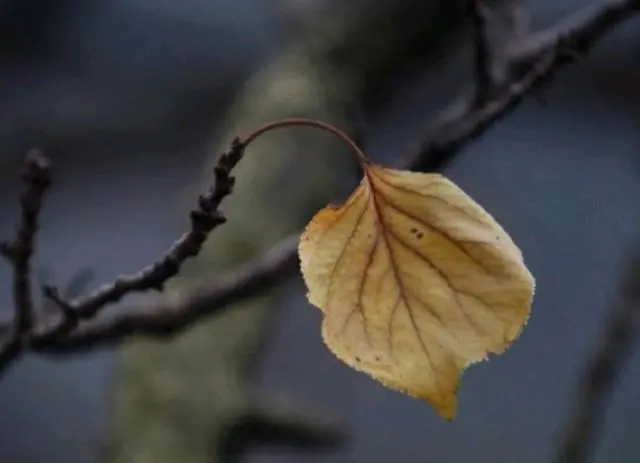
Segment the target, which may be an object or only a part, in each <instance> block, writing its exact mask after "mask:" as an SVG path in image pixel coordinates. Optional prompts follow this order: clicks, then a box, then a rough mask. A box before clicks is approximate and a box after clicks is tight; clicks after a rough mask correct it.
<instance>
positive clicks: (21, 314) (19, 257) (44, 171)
mask: <svg viewBox="0 0 640 463" xmlns="http://www.w3.org/2000/svg"><path fill="white" fill-rule="evenodd" d="M22 181H23V183H24V185H25V190H24V192H23V193H22V195H20V208H21V209H20V210H21V213H20V223H19V225H18V229H17V231H16V236H15V238H14V239H13V241H12V242H4V243H2V244H1V245H0V250H1V253H2V255H3V256H4V257H5V258H6V259H7V260H8V261H9V262H10V263H11V267H12V269H13V306H14V312H15V315H14V323H13V333H12V334H11V335H12V336H13V337H15V338H16V340H19V339H21V338H22V337H23V336H25V335H27V334H28V333H29V332H30V330H31V327H32V325H33V317H34V307H33V301H32V299H31V256H32V255H33V251H34V246H35V245H34V241H35V236H36V234H37V232H38V218H39V216H40V211H41V209H42V200H43V198H44V194H45V192H46V191H47V188H48V187H49V185H50V184H51V166H50V163H49V161H48V160H47V159H46V158H45V157H44V156H43V155H42V154H41V153H39V152H38V151H31V152H29V153H28V154H27V157H26V160H25V163H24V171H23V173H22Z"/></svg>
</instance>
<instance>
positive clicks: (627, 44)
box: [0, 0, 640, 463]
mask: <svg viewBox="0 0 640 463" xmlns="http://www.w3.org/2000/svg"><path fill="white" fill-rule="evenodd" d="M6 3H7V2H5V4H6ZM27 3H32V4H33V5H35V6H34V7H33V8H36V9H37V8H43V6H42V5H43V4H44V3H46V2H35V1H34V2H27ZM73 3H74V2H70V4H73ZM542 3H543V2H537V4H536V6H537V7H538V10H539V11H538V13H539V14H538V16H537V19H539V20H540V21H541V22H548V21H550V20H551V19H552V18H555V17H557V15H559V14H562V13H565V12H569V11H572V10H573V9H575V8H576V7H578V6H580V5H584V4H587V3H588V2H586V1H580V2H578V1H577V0H573V1H569V0H564V1H562V2H560V1H559V2H553V3H554V5H553V8H554V9H553V10H552V9H551V5H550V4H549V3H547V2H544V5H542ZM2 5H3V4H2V3H0V10H1V8H3V7H2ZM80 5H81V7H78V9H77V11H76V13H74V15H75V16H74V15H72V18H74V20H73V21H68V20H65V21H62V22H60V24H59V25H57V26H56V27H57V28H58V29H55V28H53V32H50V34H52V37H62V38H64V40H65V42H64V47H63V46H62V45H60V44H57V43H55V42H53V43H51V44H50V46H51V47H52V48H53V49H57V48H56V47H61V48H64V50H66V52H65V53H64V54H63V55H62V56H56V55H55V54H48V55H47V56H51V58H50V60H49V61H47V60H41V59H39V58H38V56H39V55H38V53H37V49H36V50H35V51H34V53H33V55H32V56H31V57H29V56H27V57H26V58H20V59H17V58H15V59H14V58H11V56H12V55H11V54H10V53H9V52H6V53H5V54H3V56H4V57H5V59H4V61H5V62H7V63H9V65H8V66H7V69H6V70H3V72H2V73H0V100H1V101H3V106H4V111H2V114H1V115H0V142H1V143H3V145H2V146H3V148H2V149H3V150H5V151H6V152H17V151H18V150H20V149H22V148H24V147H25V146H24V145H25V143H26V141H27V140H31V139H33V137H35V140H40V139H43V140H44V139H47V140H50V139H51V137H49V135H51V136H55V137H57V140H59V143H58V144H57V145H56V146H64V147H66V149H65V150H60V153H59V155H58V156H57V157H55V158H54V159H55V160H56V164H55V166H56V172H55V175H56V177H55V179H56V183H55V188H54V189H53V190H52V192H51V195H50V196H49V197H48V198H47V207H46V210H45V213H44V215H43V222H44V229H43V232H42V234H41V242H40V254H39V262H41V263H43V264H47V265H49V266H50V267H51V268H52V270H53V271H54V272H55V275H56V277H57V278H58V279H59V280H61V281H64V280H65V279H66V278H68V277H70V276H71V275H72V274H73V272H74V271H75V270H77V269H78V268H80V267H82V266H84V265H87V264H89V265H91V266H92V268H93V269H94V270H95V271H96V277H97V278H98V279H99V280H103V279H107V278H110V277H111V276H113V275H114V274H115V273H118V272H122V271H128V270H131V269H135V268H137V267H138V266H140V265H143V264H146V263H147V262H149V261H150V260H152V259H153V258H155V257H156V256H157V254H158V253H159V252H160V251H161V250H163V249H164V247H165V246H166V245H167V244H168V243H169V242H170V241H171V240H172V239H173V238H174V237H175V236H176V235H177V234H178V233H179V232H180V226H179V225H180V224H179V223H177V222H178V221H177V220H176V217H178V215H177V214H178V213H179V212H180V211H179V210H177V207H174V205H177V204H178V201H177V198H178V195H179V193H180V192H181V190H182V188H183V187H184V185H185V184H187V183H188V182H189V181H190V179H191V178H192V177H193V175H194V173H195V171H196V169H197V168H198V167H199V165H200V164H199V163H198V159H197V156H196V155H193V153H198V152H202V151H203V150H204V146H205V144H206V141H207V138H206V134H207V133H208V132H209V129H210V128H211V121H213V120H215V115H216V114H219V113H220V112H221V111H222V110H223V109H224V107H225V104H226V95H228V94H229V93H231V90H232V89H233V87H234V85H235V83H236V82H238V80H239V79H240V78H241V77H242V76H245V75H248V74H249V73H250V72H251V70H252V69H255V67H256V66H258V65H259V64H260V62H262V61H263V60H264V59H266V57H267V56H268V54H269V53H270V51H271V50H272V49H273V48H274V47H275V44H276V43H277V31H276V30H275V29H274V27H273V25H272V23H270V22H269V18H270V16H269V14H270V12H269V10H268V9H267V8H265V7H264V4H263V3H262V2H259V1H258V0H242V1H238V0H234V1H230V0H229V1H222V0H219V1H217V2H216V1H205V0H189V1H188V0H182V1H180V2H171V1H169V0H163V1H160V0H154V1H151V0H148V1H145V2H143V1H142V0H137V1H134V0H128V1H125V0H112V1H111V2H102V5H99V2H95V1H87V2H85V3H82V2H81V3H80ZM75 7H77V5H75ZM34 11H35V10H34ZM136 15H137V16H136ZM127 18H128V19H127ZM53 24H54V25H55V24H57V23H55V22H53ZM116 25H117V27H118V28H121V29H118V30H119V31H122V33H121V34H120V33H119V34H117V36H116V37H117V39H116V40H114V39H113V37H114V36H113V34H112V33H111V30H112V28H113V27H116ZM52 27H53V26H52ZM61 31H64V34H62V33H61ZM638 32H640V26H639V25H638V23H637V22H636V23H635V25H634V24H633V23H630V24H628V25H627V26H626V27H624V28H622V29H620V30H619V31H618V32H617V33H616V35H615V37H612V38H611V39H609V40H607V41H606V42H605V43H603V44H602V45H601V46H600V47H598V49H597V50H596V51H595V52H594V53H593V55H592V57H590V58H589V59H588V60H585V61H584V62H583V63H580V64H578V65H576V66H573V67H572V68H571V69H570V70H568V71H567V72H565V73H563V74H562V76H561V77H560V78H559V79H557V80H556V81H555V82H554V83H552V84H551V85H550V86H549V88H548V89H546V90H544V92H543V96H544V99H545V100H547V101H548V103H547V104H546V105H541V104H539V103H537V102H534V101H529V102H527V103H526V104H525V105H524V106H523V107H522V108H521V109H519V110H518V111H517V112H516V114H514V115H513V116H511V117H510V118H508V119H507V120H506V121H505V122H502V123H500V124H499V125H498V126H496V128H494V129H492V130H491V131H490V132H489V133H488V134H487V135H486V136H485V137H483V138H482V140H480V141H478V142H477V143H474V144H473V145H471V146H470V147H469V148H468V149H466V150H465V151H464V153H462V154H461V155H460V157H459V158H458V159H457V161H456V162H455V164H454V165H453V166H452V167H451V168H450V169H449V170H448V171H447V174H448V175H449V176H450V177H451V178H452V179H453V180H454V181H456V182H457V183H458V184H459V185H461V186H462V187H463V188H464V189H465V190H466V191H467V192H468V193H470V194H471V196H473V197H474V198H475V199H476V200H477V201H479V202H480V203H481V204H483V205H484V206H485V207H486V208H487V209H488V210H490V211H491V212H492V214H494V215H495V216H496V217H497V218H498V220H499V221H500V222H501V223H502V224H503V225H504V226H505V228H506V229H507V230H508V231H509V232H510V233H511V234H512V236H513V237H514V239H515V241H516V242H517V243H518V244H519V245H520V246H521V248H522V249H523V252H524V255H525V257H526V259H527V263H528V265H529V266H530V268H531V270H532V272H533V273H534V275H536V277H537V285H538V289H537V294H536V299H535V305H534V310H533V314H532V318H531V320H530V323H529V325H528V327H527V329H526V330H525V332H524V334H523V335H522V338H521V339H520V341H519V342H517V343H516V344H515V345H514V347H513V348H512V349H510V350H509V352H508V353H507V354H505V355H503V356H500V357H496V358H493V359H492V360H491V361H490V362H488V363H486V364H481V365H478V366H474V367H472V368H470V369H469V370H468V371H467V373H466V374H465V376H464V380H463V384H462V387H461V390H460V414H459V417H458V418H457V420H456V421H454V422H453V423H445V422H442V421H441V420H440V419H439V418H437V417H436V415H435V414H434V412H433V411H432V410H431V409H430V408H429V407H428V406H427V405H425V404H422V403H420V402H416V401H415V400H412V399H409V398H406V397H404V396H401V395H400V394H397V393H395V392H392V391H390V390H387V389H384V388H383V387H381V386H379V385H377V384H376V383H375V382H373V381H371V380H370V379H368V378H367V377H365V376H364V375H360V374H358V373H355V372H353V371H351V370H349V369H348V368H346V367H345V366H343V365H342V364H340V363H338V361H337V360H335V359H334V358H333V357H332V356H331V354H329V353H328V351H327V350H326V349H325V348H324V347H323V345H322V343H321V340H320V335H319V322H320V316H319V313H318V312H317V311H316V309H314V308H311V307H310V306H308V305H307V304H306V303H305V302H304V299H303V297H302V296H303V289H302V286H301V284H300V283H299V282H298V283H297V284H296V285H294V286H295V287H294V288H293V289H292V290H291V292H290V294H289V297H287V300H286V301H284V303H283V306H282V307H281V309H280V312H279V313H278V315H277V316H278V321H279V322H278V323H276V324H275V325H276V329H275V331H274V334H273V336H272V339H271V342H270V343H269V344H268V348H267V351H266V352H265V356H264V359H263V362H262V363H261V365H260V367H259V370H258V372H257V378H256V380H257V381H258V382H259V383H260V384H261V385H262V386H263V387H265V388H268V389H272V390H274V391H276V392H279V393H283V394H286V395H291V396H293V397H295V398H299V399H301V400H303V401H306V402H308V403H310V404H315V405H316V406H319V405H321V406H325V407H326V408H327V409H328V410H329V411H330V412H331V413H334V414H335V415H336V416H338V417H340V418H341V419H342V420H343V421H344V422H345V424H346V425H347V426H348V427H349V428H350V429H351V430H352V433H353V440H352V442H351V444H350V445H349V446H348V447H347V448H345V449H344V451H343V452H341V453H334V454H327V455H312V456H310V455H306V454H305V455H302V454H294V453H289V454H287V453H286V452H284V451H276V450H273V449H271V450H269V449H259V450H256V451H255V452H252V454H251V455H250V457H249V458H248V461H250V462H252V463H267V462H285V463H288V462H298V461H305V462H313V463H320V462H323V463H324V462H343V461H344V462H357V463H359V462H363V463H364V462H373V463H377V462H380V463H385V462H390V461H396V460H397V461H403V462H407V463H413V462H427V461H437V462H452V463H456V462H466V461H470V460H471V459H473V460H474V461H478V462H503V461H504V462H512V461H514V460H517V461H519V462H521V463H529V462H531V463H533V462H541V461H548V460H549V457H550V456H551V455H552V454H553V450H554V446H555V445H556V443H557V439H558V434H559V431H560V430H561V429H562V426H563V425H564V423H565V419H566V415H567V412H568V410H569V408H570V406H571V403H572V399H573V394H574V391H575V387H576V383H577V380H578V378H577V374H578V373H579V371H580V368H581V367H582V366H583V362H584V360H585V356H586V355H588V354H589V352H590V351H591V349H592V348H593V346H594V343H595V342H596V340H597V336H598V334H599V330H600V328H601V327H602V323H603V321H604V320H605V317H606V312H605V309H606V304H607V302H608V301H609V299H610V298H611V296H612V291H613V289H614V283H615V272H616V266H617V264H618V263H619V262H620V260H621V259H622V257H623V256H624V253H625V251H626V246H627V244H629V243H630V241H631V240H633V239H634V238H635V237H636V236H637V234H638V232H639V231H640V208H638V207H637V204H638V202H637V198H638V197H639V196H640V181H639V178H638V172H639V165H638V161H639V159H640V158H639V154H640V131H639V130H638V129H639V124H638V120H639V117H640V91H639V90H638V86H637V82H638V81H639V79H640V65H639V61H638V56H639V52H640V50H639V49H638V43H640V42H639V39H640V34H639V33H638ZM59 40H63V39H59ZM216 42H223V45H222V46H220V45H218V46H216V45H212V44H215V43H216ZM61 43H62V42H61ZM7 57H8V58H7ZM43 62H44V64H43ZM87 69H90V71H87ZM150 72H151V73H154V75H156V76H162V78H159V79H154V82H155V83H154V84H153V85H150V84H149V83H148V79H147V78H146V77H145V76H148V75H149V73H150ZM448 72H449V73H450V74H447V75H443V76H440V78H436V79H426V78H424V76H420V75H417V76H414V78H413V79H409V80H408V81H407V82H406V85H405V86H404V87H403V88H402V89H401V91H400V92H399V94H398V97H397V100H396V101H394V102H393V104H392V109H391V110H390V111H388V112H387V113H385V115H384V117H378V118H376V119H375V120H371V121H370V125H369V131H370V136H369V137H368V139H367V145H368V149H369V151H370V153H371V154H372V155H373V156H374V157H376V158H377V159H379V160H383V159H385V160H390V159H392V158H393V157H394V156H398V155H400V154H401V153H398V152H397V150H398V147H399V146H400V147H402V146H405V145H406V146H407V148H409V147H410V146H412V145H411V143H409V142H411V141H414V140H415V136H416V134H418V133H420V128H421V127H422V126H423V124H424V121H425V118H426V115H427V114H428V111H429V110H430V109H433V108H436V107H438V106H439V105H440V104H442V103H443V102H444V101H445V99H446V97H448V96H451V95H452V94H453V93H452V92H453V90H454V88H453V86H452V84H451V83H450V82H451V81H455V79H450V78H449V77H451V76H453V77H454V78H463V77H464V75H463V74H462V71H461V70H460V69H451V70H449V71H448ZM79 75H82V76H83V79H82V81H80V80H79V77H78V76H79ZM84 76H90V77H88V78H85V77H84ZM445 81H446V82H448V83H447V84H444V83H443V82H445ZM61 95H62V96H61ZM61 98H62V99H61ZM173 101H176V102H178V103H174V106H171V105H170V104H169V103H171V102H173ZM162 108H164V110H163V111H161V109H162ZM180 118H183V119H180ZM180 121H182V122H180ZM181 123H182V124H183V125H189V127H190V129H189V131H188V134H187V135H185V133H186V131H182V132H180V131H178V130H175V131H171V130H167V128H168V127H172V126H174V125H175V124H178V126H179V124H181ZM43 134H47V135H48V136H47V137H45V136H44V135H43ZM38 137H41V138H38ZM105 140H106V141H105ZM45 148H46V146H45ZM132 150H136V151H135V152H136V156H135V157H134V156H131V157H128V156H127V155H128V154H130V153H131V152H133V151H132ZM79 152H82V155H77V156H73V157H71V156H69V157H65V156H64V153H70V154H77V153H79ZM132 159H134V160H133V161H132ZM17 169H18V165H17V164H15V163H8V164H7V163H4V164H3V167H2V169H1V170H0V199H1V201H0V218H1V221H0V223H1V224H2V226H1V227H0V232H1V233H2V234H3V235H5V236H7V235H8V234H9V233H11V232H12V230H13V225H14V223H15V217H16V214H17V201H16V197H17V196H16V195H17V192H18V187H19V183H18V178H17V175H16V174H17ZM9 276H10V274H9V272H8V269H7V268H6V266H3V267H2V268H0V281H7V282H8V281H9V280H8V279H9ZM0 302H2V303H3V304H2V306H3V307H10V305H9V304H10V294H9V292H8V285H4V286H3V287H2V289H1V290H0ZM116 361H117V358H116V356H115V355H114V353H112V352H101V353H97V354H91V355H87V356H80V357H77V358H74V359H70V360H65V361H50V360H43V359H35V358H28V359H26V360H24V361H22V362H21V363H20V364H19V365H17V366H16V367H15V368H14V369H13V370H12V371H11V372H10V374H9V375H8V376H7V377H6V378H5V379H3V381H2V382H0V410H1V413H0V461H2V462H5V461H6V462H11V463H22V462H53V463H57V462H79V463H84V462H93V461H96V459H97V457H98V455H99V453H100V449H101V446H102V444H103V443H104V441H105V432H106V429H107V422H108V417H109V408H110V393H111V385H112V379H113V373H114V371H115V367H116ZM639 383H640V356H635V357H634V359H632V361H631V363H630V364H629V366H628V368H627V369H626V371H625V374H624V376H623V377H622V378H621V380H620V381H619V383H618V386H617V389H616V391H615V395H614V397H613V400H612V402H611V406H610V408H609V410H608V413H607V417H606V418H607V419H606V428H605V431H604V434H603V437H602V439H601V441H600V442H599V445H598V450H597V455H596V458H595V460H594V461H597V462H620V463H626V462H638V461H640V442H639V441H638V439H637V438H636V433H635V432H634V429H637V428H638V426H640V400H638V399H637V397H638V393H637V388H638V384H639Z"/></svg>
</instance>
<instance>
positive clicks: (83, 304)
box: [0, 139, 244, 373]
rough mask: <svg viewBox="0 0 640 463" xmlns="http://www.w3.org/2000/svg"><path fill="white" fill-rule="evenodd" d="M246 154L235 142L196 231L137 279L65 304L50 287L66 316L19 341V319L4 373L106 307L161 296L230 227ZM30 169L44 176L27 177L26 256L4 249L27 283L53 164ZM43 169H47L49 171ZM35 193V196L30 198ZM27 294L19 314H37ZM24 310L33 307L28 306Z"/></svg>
mask: <svg viewBox="0 0 640 463" xmlns="http://www.w3.org/2000/svg"><path fill="white" fill-rule="evenodd" d="M243 153H244V145H243V144H241V143H240V141H239V140H238V139H236V140H234V141H233V142H232V143H231V146H230V147H229V149H228V150H227V151H225V152H224V153H223V154H222V155H221V156H220V158H219V159H218V162H217V164H216V166H215V167H214V174H215V185H214V187H212V188H210V189H209V191H208V192H207V193H206V194H205V195H202V196H200V197H199V198H198V207H197V208H196V209H194V210H192V211H191V214H190V218H191V229H190V230H189V231H188V232H187V233H185V234H184V235H183V236H182V237H181V238H180V239H178V240H177V241H176V242H175V243H174V244H173V245H172V246H171V247H170V248H169V250H168V251H167V252H166V253H165V254H164V256H162V257H161V258H160V259H159V260H158V261H157V262H155V263H153V264H151V265H149V266H147V267H145V268H143V269H142V270H140V271H139V272H138V273H136V274H133V275H125V276H119V277H118V278H116V279H115V281H113V282H112V283H108V284H105V285H103V286H102V287H100V288H98V289H97V290H96V291H94V292H93V293H91V294H89V295H88V296H86V297H84V298H79V299H76V300H72V301H66V300H64V299H63V298H62V297H61V296H60V295H59V294H58V290H57V289H56V288H55V287H53V286H45V287H44V288H43V292H44V296H45V298H46V299H48V300H49V301H52V302H53V303H55V305H56V306H57V307H58V308H59V309H60V312H61V313H60V314H59V315H58V316H57V317H56V319H55V320H50V317H48V318H49V319H46V320H44V321H41V322H39V323H37V324H36V325H35V326H33V327H31V326H29V329H28V331H27V332H24V333H20V336H16V335H15V333H18V332H19V331H18V328H17V327H20V319H19V317H18V318H16V319H14V320H13V321H12V322H11V323H12V324H11V326H12V327H13V329H9V330H7V331H8V332H9V333H10V334H9V335H8V337H7V339H6V340H5V341H4V342H3V343H2V345H1V346H0V373H2V372H3V371H5V370H6V368H7V367H8V366H9V365H10V363H11V361H12V360H15V359H16V358H17V357H18V356H19V355H20V354H21V353H23V352H26V351H28V350H38V349H42V348H45V347H46V346H48V345H51V344H55V343H56V342H59V341H60V340H61V339H64V338H65V337H66V336H68V335H69V334H70V333H72V332H73V331H74V330H75V329H76V328H77V327H78V325H79V324H80V322H81V321H82V320H86V319H91V318H93V317H95V316H96V315H97V314H98V312H99V311H100V310H101V309H103V308H104V307H105V306H107V305H109V304H113V303H115V302H117V301H119V300H120V299H121V298H122V297H123V296H125V295H126V294H130V293H133V292H142V291H148V290H156V291H161V290H162V289H163V286H164V283H165V282H166V281H167V280H168V279H170V278H171V277H173V276H174V275H176V274H177V273H178V272H179V271H180V267H181V266H182V264H183V263H184V262H185V261H186V260H187V259H188V258H190V257H194V256H196V255H197V254H198V253H199V252H200V250H201V249H202V245H203V243H204V242H205V240H206V239H207V237H208V235H209V233H210V232H211V231H212V230H213V229H214V228H216V227H217V226H219V225H220V224H222V223H224V222H225V218H224V216H223V215H222V213H221V212H220V211H219V209H218V208H219V206H220V203H221V202H222V200H223V199H224V198H225V197H227V196H228V195H229V194H231V192H232V190H233V186H234V181H235V179H234V177H232V176H231V172H232V170H233V168H234V167H235V166H236V165H237V163H238V162H239V161H240V159H241V158H242V155H243ZM34 159H35V161H34ZM36 161H37V162H36ZM26 165H27V169H28V171H29V172H31V171H32V170H34V169H36V170H34V172H36V173H39V175H30V176H26V177H25V181H27V183H28V185H29V186H30V189H29V190H28V192H27V193H26V194H25V195H24V196H23V200H22V204H23V209H26V210H28V211H27V212H23V222H25V223H26V225H23V226H21V228H20V233H19V238H18V240H17V241H16V243H19V244H22V245H23V247H25V248H26V249H27V250H26V251H25V250H21V249H19V248H18V246H16V245H9V246H4V247H3V249H5V253H6V255H8V256H9V257H10V258H11V260H12V262H14V268H15V269H16V270H15V272H16V273H21V272H24V271H25V269H26V272H27V277H23V278H26V280H27V283H28V281H29V280H28V278H29V275H28V270H29V267H28V264H25V263H22V264H20V265H18V264H16V262H19V261H20V260H22V259H24V260H27V261H28V257H29V256H30V255H31V249H32V240H33V236H34V234H35V224H36V220H35V218H36V217H37V212H38V211H39V210H40V204H41V199H42V194H43V193H44V187H43V186H42V185H46V184H48V177H45V173H46V175H48V161H47V162H45V161H44V157H42V156H41V155H40V156H39V157H37V158H34V157H33V156H28V157H27V160H26ZM34 166H35V167H34ZM41 166H46V167H47V168H46V169H44V168H41ZM38 169H39V170H38ZM34 179H35V180H34ZM44 180H47V181H46V182H45V181H44ZM32 185H33V186H32ZM31 190H33V192H31V193H30V191H31ZM25 198H26V199H25ZM27 199H28V200H27ZM36 206H37V207H36ZM25 217H26V219H25ZM23 228H24V229H26V231H25V230H23ZM24 256H27V257H24ZM21 277H22V276H21ZM23 286H24V283H23V282H20V284H19V285H18V284H16V288H17V289H19V290H20V291H22V290H23ZM27 286H28V285H27ZM28 294H29V296H28V297H27V298H26V299H25V298H24V295H20V298H19V300H18V301H17V303H16V305H17V306H18V307H17V309H16V310H18V311H19V312H20V313H21V312H22V311H24V310H26V309H32V307H31V306H32V302H31V299H30V293H28ZM23 304H28V306H25V305H23ZM25 307H26V309H25Z"/></svg>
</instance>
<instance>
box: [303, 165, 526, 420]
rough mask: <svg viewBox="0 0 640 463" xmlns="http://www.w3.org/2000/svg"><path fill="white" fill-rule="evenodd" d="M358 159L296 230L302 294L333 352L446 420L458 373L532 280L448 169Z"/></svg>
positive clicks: (489, 340) (520, 319) (518, 317)
mask: <svg viewBox="0 0 640 463" xmlns="http://www.w3.org/2000/svg"><path fill="white" fill-rule="evenodd" d="M363 168H364V170H365V172H364V173H365V175H364V178H363V180H362V182H361V184H360V186H359V187H358V188H357V189H356V190H355V191H354V192H353V193H352V194H351V196H350V197H349V198H348V200H347V201H346V203H345V204H344V205H343V206H341V207H334V206H329V207H327V208H325V209H323V210H321V211H320V212H318V213H317V214H316V215H315V217H314V218H313V219H312V221H311V222H310V223H309V225H308V226H307V228H306V230H305V232H304V233H303V235H302V238H301V241H300V246H299V255H300V261H301V269H302V273H303V276H304V279H305V283H306V285H307V288H308V298H309V301H310V302H311V303H312V304H313V305H315V306H317V307H318V308H320V310H322V312H323V314H324V317H323V323H322V337H323V340H324V342H325V343H326V345H327V346H328V348H329V349H330V350H331V351H332V352H333V353H334V354H335V355H336V356H337V357H338V358H339V359H340V360H342V361H343V362H345V363H346V364H348V365H350V366H351V367H353V368H354V369H356V370H359V371H363V372H366V373H368V374H369V375H371V376H372V377H373V378H375V379H377V380H379V381H380V382H381V383H383V384H384V385H386V386H388V387H390V388H393V389H397V390H399V391H401V392H404V393H406V394H409V395H412V396H415V397H418V398H422V399H424V400H426V401H428V402H429V403H430V404H431V405H432V406H433V407H434V408H435V409H436V410H437V412H438V413H439V414H440V416H442V417H443V418H446V419H453V418H454V417H455V415H456V412H457V397H456V392H457V389H458V384H459V381H460V376H461V374H462V372H463V370H464V369H465V368H466V367H467V366H468V365H469V364H471V363H474V362H477V361H480V360H482V359H484V358H486V356H487V354H488V353H500V352H503V351H504V350H505V349H506V348H507V347H509V345H511V344H512V343H513V342H514V341H515V339H516V338H517V337H518V336H519V334H520V332H521V330H522V329H523V327H524V325H525V323H526V321H527V319H528V317H529V312H530V308H531V301H532V297H533V291H534V279H533V277H532V275H531V274H530V273H529V271H528V270H527V268H526V266H525V265H524V262H523V258H522V254H521V252H520V250H519V249H518V247H517V246H516V245H515V244H514V243H513V241H512V240H511V238H510V237H509V235H507V233H506V232H505V231H504V230H503V229H502V228H501V227H500V225H499V224H498V223H497V222H496V221H495V220H494V219H493V218H492V217H491V216H490V215H489V214H488V213H487V212H485V211H484V209H482V207H480V206H479V205H478V204H476V203H475V202H474V201H473V200H472V199H471V198H469V197H468V196H467V195H466V194H465V193H464V192H463V191H462V190H460V188H458V187H457V186H456V185H455V184H453V183H452V182H450V181H449V180H447V179H446V178H444V177H442V176H441V175H437V174H422V173H415V172H407V171H399V170H392V169H386V168H383V167H381V166H377V165H375V164H372V163H370V162H368V161H365V162H364V163H363Z"/></svg>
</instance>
